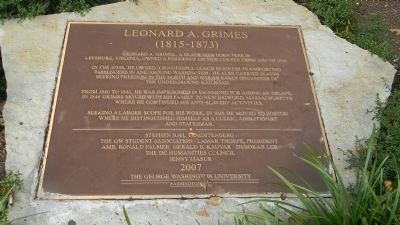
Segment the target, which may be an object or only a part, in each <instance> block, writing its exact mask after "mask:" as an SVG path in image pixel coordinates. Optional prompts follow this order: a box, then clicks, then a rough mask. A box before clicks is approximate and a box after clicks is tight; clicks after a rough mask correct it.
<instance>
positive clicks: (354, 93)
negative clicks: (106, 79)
mask: <svg viewBox="0 0 400 225" xmlns="http://www.w3.org/2000/svg"><path fill="white" fill-rule="evenodd" d="M68 20H72V21H123V22H136V23H178V24H198V23H202V24H257V25H282V24H285V25H301V26H302V28H303V32H304V37H305V44H306V48H307V54H308V57H309V61H310V65H311V69H312V71H313V73H314V76H313V78H314V83H315V87H316V93H317V97H318V101H319V104H320V108H321V113H322V118H323V121H324V124H325V127H326V133H327V136H328V141H329V144H330V147H331V152H332V155H333V157H334V160H335V161H336V163H337V165H338V167H339V169H340V171H342V172H341V175H342V176H343V177H344V178H345V179H346V180H347V181H351V177H352V176H351V173H349V172H348V171H345V170H344V167H345V164H344V162H343V155H342V150H347V149H351V147H352V146H353V144H354V141H355V139H356V136H357V137H360V138H362V137H368V136H369V135H370V133H371V130H372V126H373V121H372V119H371V115H367V114H366V112H367V110H368V109H372V108H373V107H374V104H375V100H376V95H377V94H379V96H380V98H381V99H383V100H384V99H386V98H387V96H388V95H389V92H390V90H389V88H388V87H390V84H391V83H392V80H393V76H394V73H395V70H394V68H393V67H392V66H391V65H390V64H389V63H386V62H383V61H382V60H381V59H379V58H378V57H376V56H373V55H371V54H370V53H369V52H367V51H365V50H362V49H360V48H358V47H357V46H354V45H352V44H350V43H348V42H346V41H345V40H343V39H341V38H338V37H337V36H335V35H334V34H333V32H332V31H331V30H330V29H328V28H327V27H325V26H322V25H321V24H320V22H319V21H318V19H317V17H316V16H315V15H313V14H312V13H311V12H309V11H308V10H307V9H305V8H304V7H302V6H299V5H296V4H295V3H294V2H292V1H290V0H280V1H272V0H271V1H268V0H267V1H262V0H259V1H246V2H244V1H240V0H233V1H232V0H229V1H223V0H219V1H217V0H216V1H214V0H213V1H196V0H192V1H183V0H169V1H164V0H146V1H141V2H140V3H139V4H138V5H135V4H132V3H129V2H123V3H117V4H112V5H105V6H100V7H96V8H93V9H92V10H91V11H90V12H89V13H87V14H86V15H85V16H84V17H81V16H80V15H78V14H74V13H63V14H57V15H50V16H40V17H37V18H35V19H33V20H28V21H23V22H22V23H17V21H15V20H11V21H7V22H6V23H5V24H3V25H0V45H1V47H2V54H3V63H4V69H5V72H6V77H7V80H8V90H7V92H8V100H7V103H6V105H5V109H4V118H5V126H6V141H7V149H8V158H7V162H6V165H7V168H8V169H9V170H19V171H20V172H21V173H22V175H23V179H24V182H25V183H24V187H23V189H22V190H20V191H18V192H17V193H16V199H15V200H16V202H15V204H14V206H13V207H11V208H10V214H11V215H10V218H16V217H19V216H24V215H27V214H33V213H39V212H47V213H45V214H41V215H38V216H35V217H30V218H28V219H27V220H26V221H19V222H18V223H17V224H41V225H57V224H68V222H69V221H71V220H73V221H76V224H124V221H123V214H122V206H123V205H125V207H126V208H127V210H128V212H129V213H130V215H131V217H132V220H133V222H134V224H149V223H150V224H153V225H157V224H197V222H196V220H198V221H199V222H200V223H201V224H218V220H219V221H220V224H231V223H232V216H231V215H227V214H226V213H225V211H229V210H240V209H241V207H238V206H237V204H238V203H239V202H243V201H246V200H247V199H238V198H225V199H223V201H222V203H221V204H220V205H217V206H213V205H209V204H207V200H205V199H194V200H136V201H135V200H132V201H117V200H115V201H103V200H97V201H57V200H35V190H36V185H37V177H38V167H39V165H40V160H41V155H42V150H43V142H44V136H45V133H46V128H47V123H48V117H49V113H50V105H51V100H52V94H53V90H54V87H55V80H56V75H57V69H58V64H59V60H60V59H59V56H60V52H61V45H62V42H63V37H64V31H65V28H66V23H67V21H68ZM200 210H204V211H206V212H207V216H199V215H198V214H197V213H196V212H198V211H200ZM203 215H205V214H203Z"/></svg>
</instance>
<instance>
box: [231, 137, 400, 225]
mask: <svg viewBox="0 0 400 225" xmlns="http://www.w3.org/2000/svg"><path fill="white" fill-rule="evenodd" d="M377 138H378V137H377V134H376V132H374V134H373V136H372V137H371V138H370V140H369V141H368V145H367V149H366V155H365V156H366V158H365V159H366V160H365V161H364V165H363V166H362V168H360V169H359V170H356V183H355V184H354V186H352V187H350V188H348V187H346V185H345V184H344V183H343V180H342V178H341V177H340V174H339V173H338V171H337V169H336V167H335V164H334V163H333V161H332V160H330V165H331V166H332V168H333V170H334V171H335V173H336V175H337V179H335V178H333V177H332V176H331V175H330V173H329V172H328V171H327V170H326V168H325V166H324V163H323V160H324V159H321V157H319V156H318V155H316V154H315V153H314V152H313V151H312V150H310V151H309V152H310V156H309V157H307V158H302V157H299V159H300V160H302V161H303V162H304V163H306V164H308V165H310V166H312V167H313V168H314V169H315V170H317V171H318V172H319V174H320V175H321V177H322V178H323V180H324V183H325V185H326V186H327V188H328V190H329V192H330V194H331V195H332V197H331V198H324V197H323V196H322V195H321V194H319V193H318V192H316V191H315V190H313V189H312V187H310V186H309V185H307V184H305V185H303V186H301V185H297V184H294V183H292V182H290V181H289V180H287V179H286V178H285V177H284V176H283V175H282V174H281V173H279V172H278V171H276V170H275V169H273V168H270V167H269V169H270V170H271V171H272V172H273V173H274V174H275V175H276V176H277V177H278V178H279V179H280V180H281V182H282V185H283V186H285V187H286V188H288V189H289V190H290V192H292V193H293V194H294V195H295V196H296V197H297V198H298V199H299V200H300V202H301V205H300V206H298V205H294V204H291V203H290V202H288V201H285V200H275V199H268V198H266V199H260V200H256V201H250V202H247V203H245V204H254V203H256V204H259V206H260V211H259V212H239V213H236V215H237V216H236V218H235V223H236V225H253V224H266V225H269V224H274V225H278V224H279V225H289V224H296V225H331V224H332V225H342V224H346V225H369V224H385V225H396V224H400V211H399V205H400V202H399V200H400V188H397V187H395V186H394V185H393V183H392V182H390V181H388V180H385V179H384V175H383V173H384V170H385V163H386V161H387V160H388V159H389V157H385V158H383V159H382V160H381V161H378V160H373V159H374V158H375V157H376V156H377V155H376V153H377V149H375V146H377V145H376V141H377ZM398 180H399V177H397V181H398ZM265 203H273V204H275V208H274V209H270V208H268V207H266V205H265Z"/></svg>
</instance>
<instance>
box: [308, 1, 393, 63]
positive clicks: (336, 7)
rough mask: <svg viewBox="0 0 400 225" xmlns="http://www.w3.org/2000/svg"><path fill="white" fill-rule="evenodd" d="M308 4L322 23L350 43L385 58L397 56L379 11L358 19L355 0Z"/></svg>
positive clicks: (310, 2) (312, 2)
mask: <svg viewBox="0 0 400 225" xmlns="http://www.w3.org/2000/svg"><path fill="white" fill-rule="evenodd" d="M305 3H306V6H307V7H308V8H309V9H310V10H311V11H313V12H314V13H315V14H316V15H317V16H318V18H319V19H320V20H321V23H322V24H324V25H327V26H328V27H330V28H331V29H332V30H334V31H335V32H336V33H337V34H338V35H339V36H341V37H343V38H345V39H347V40H348V41H349V42H351V43H353V44H356V45H358V46H360V47H361V48H364V49H366V50H368V51H370V52H372V53H374V54H376V55H378V56H380V57H381V58H383V59H386V60H391V59H393V58H395V57H396V54H395V51H394V46H395V44H394V43H393V41H392V40H391V39H390V38H389V32H388V30H389V29H388V27H387V23H386V21H385V19H384V18H383V17H382V16H381V15H379V14H376V15H372V16H367V17H365V18H363V20H362V21H360V20H358V21H357V20H356V10H357V1H356V0H305Z"/></svg>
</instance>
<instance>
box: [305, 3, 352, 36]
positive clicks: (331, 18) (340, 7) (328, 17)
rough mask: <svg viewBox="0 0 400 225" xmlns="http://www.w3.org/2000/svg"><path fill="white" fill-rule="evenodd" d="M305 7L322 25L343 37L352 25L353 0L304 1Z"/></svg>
mask: <svg viewBox="0 0 400 225" xmlns="http://www.w3.org/2000/svg"><path fill="white" fill-rule="evenodd" d="M306 4H307V7H308V8H309V9H310V10H311V11H313V12H314V13H315V14H316V15H317V16H318V18H319V19H320V20H321V23H322V24H325V25H327V26H328V27H330V28H332V29H333V30H334V31H335V32H336V33H338V34H340V35H344V34H345V33H346V32H347V31H348V30H349V27H350V26H351V25H352V24H353V23H354V20H355V12H356V8H357V5H356V1H355V0H306Z"/></svg>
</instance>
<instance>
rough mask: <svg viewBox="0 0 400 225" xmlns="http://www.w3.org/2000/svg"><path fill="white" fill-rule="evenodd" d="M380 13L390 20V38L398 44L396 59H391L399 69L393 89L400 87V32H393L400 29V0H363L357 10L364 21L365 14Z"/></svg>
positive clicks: (360, 18) (358, 15) (359, 17)
mask: <svg viewBox="0 0 400 225" xmlns="http://www.w3.org/2000/svg"><path fill="white" fill-rule="evenodd" d="M376 13H380V14H381V15H382V16H384V18H385V19H386V20H387V22H388V28H389V29H388V31H387V32H388V33H390V34H389V35H390V38H391V39H392V40H393V41H394V43H395V44H396V47H395V50H396V52H397V56H398V57H396V59H394V60H391V63H392V64H393V65H394V67H395V68H396V69H397V74H396V76H395V78H394V83H393V89H400V59H399V56H400V33H398V34H396V33H395V32H391V31H390V30H391V29H392V30H393V29H400V1H394V0H391V1H362V2H360V5H359V8H358V10H357V17H358V19H359V20H361V21H362V19H363V18H365V16H368V15H374V14H376Z"/></svg>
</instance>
